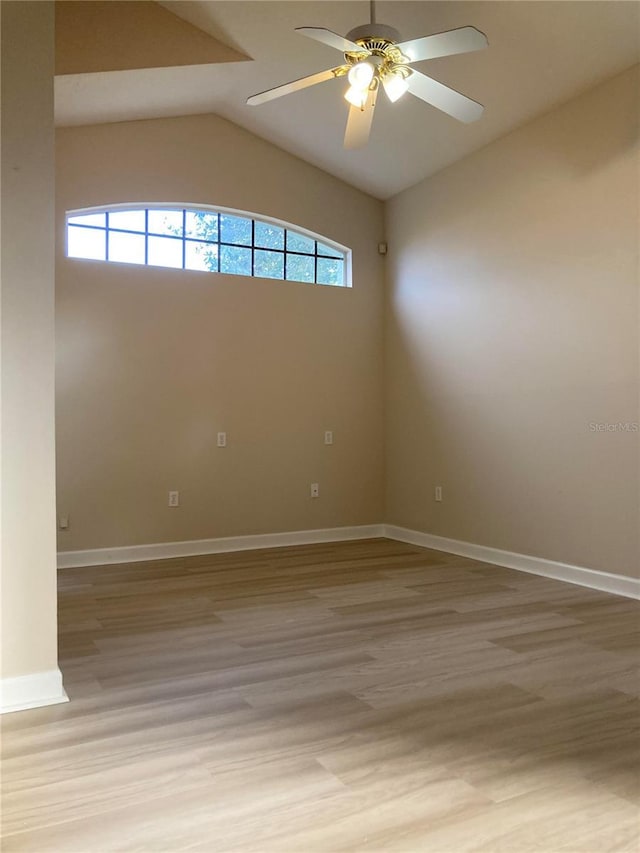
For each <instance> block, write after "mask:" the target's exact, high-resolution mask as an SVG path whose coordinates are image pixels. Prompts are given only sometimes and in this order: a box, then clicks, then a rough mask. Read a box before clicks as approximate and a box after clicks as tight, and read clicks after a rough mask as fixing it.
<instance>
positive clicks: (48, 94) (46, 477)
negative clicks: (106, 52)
mask: <svg viewBox="0 0 640 853" xmlns="http://www.w3.org/2000/svg"><path fill="white" fill-rule="evenodd" d="M0 16H1V24H2V27H1V29H2V35H1V39H2V45H1V46H2V52H1V60H0V62H1V67H2V125H1V143H2V154H1V176H2V192H1V195H2V210H1V215H0V239H1V244H2V248H1V253H0V276H1V300H2V301H1V307H2V320H1V349H0V359H1V378H2V386H1V388H2V390H1V402H2V414H1V462H2V488H1V497H2V512H1V524H2V535H1V539H2V547H1V574H0V585H1V595H0V598H1V600H2V608H1V613H2V622H1V630H0V634H1V637H0V639H1V646H2V664H1V666H2V678H3V679H12V678H16V677H19V676H28V675H32V674H34V673H42V672H50V671H52V670H55V669H56V668H57V641H56V539H55V483H54V370H53V365H54V340H53V330H54V285H53V230H54V207H53V183H54V160H53V5H52V4H49V3H26V2H25V3H21V2H14V3H2V4H0ZM20 698H22V697H20ZM27 698H30V697H27Z"/></svg>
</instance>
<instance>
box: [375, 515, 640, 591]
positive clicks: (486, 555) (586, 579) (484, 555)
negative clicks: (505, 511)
mask: <svg viewBox="0 0 640 853" xmlns="http://www.w3.org/2000/svg"><path fill="white" fill-rule="evenodd" d="M383 529H384V535H385V536H386V537H387V538H388V539H397V540H398V541H399V542H406V543H408V544H409V545H419V546H420V547H421V548H432V549H433V550H435V551H445V552H446V553H448V554H457V555H458V556H461V557H470V558H471V559H472V560H481V561H482V562H484V563H493V565H496V566H504V567H505V568H507V569H516V570H517V571H519V572H529V573H530V574H534V575H542V576H543V577H545V578H553V579H554V580H559V581H565V582H566V583H573V584H577V585H578V586H586V587H589V588H590V589H597V590H600V591H601V592H611V593H613V594H614V595H622V596H624V597H625V598H640V579H638V578H630V577H626V576H625V575H614V574H610V573H609V572H599V571H596V570H595V569H585V568H583V567H582V566H572V565H570V564H569V563H557V562H555V561H554V560H545V559H543V558H542V557H530V556H528V555H527V554H516V553H514V552H513V551H501V550H500V549H499V548H489V547H487V546H486V545H474V544H472V543H471V542H462V541H460V540H458V539H446V538H445V537H443V536H434V535H432V534H431V533H421V532H420V531H419V530H408V529H407V528H405V527H396V526H395V525H393V524H385V525H383Z"/></svg>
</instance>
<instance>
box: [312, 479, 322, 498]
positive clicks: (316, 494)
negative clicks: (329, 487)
mask: <svg viewBox="0 0 640 853" xmlns="http://www.w3.org/2000/svg"><path fill="white" fill-rule="evenodd" d="M311 497H312V498H319V497H320V486H319V485H318V484H317V483H311Z"/></svg>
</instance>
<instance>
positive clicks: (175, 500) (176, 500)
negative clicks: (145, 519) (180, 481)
mask: <svg viewBox="0 0 640 853" xmlns="http://www.w3.org/2000/svg"><path fill="white" fill-rule="evenodd" d="M169 506H180V492H169Z"/></svg>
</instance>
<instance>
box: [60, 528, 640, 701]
mask: <svg viewBox="0 0 640 853" xmlns="http://www.w3.org/2000/svg"><path fill="white" fill-rule="evenodd" d="M381 536H385V537H386V538H387V539H396V540H398V541H399V542H406V543H407V544H410V545H418V546H420V547H421V548H431V549H433V550H435V551H444V552H445V553H448V554H457V555H459V556H462V557H470V558H471V559H473V560H481V561H482V562H485V563H492V564H494V565H496V566H504V567H505V568H508V569H516V570H517V571H520V572H529V573H530V574H534V575H541V576H543V577H547V578H553V579H555V580H559V581H565V582H566V583H573V584H577V585H578V586H586V587H589V588H590V589H597V590H600V591H601V592H610V593H613V594H614V595H622V596H625V597H626V598H638V599H640V579H637V578H630V577H626V576H624V575H615V574H610V573H609V572H600V571H596V570H595V569H586V568H584V567H582V566H572V565H570V564H568V563H558V562H555V561H554V560H545V559H543V558H542V557H531V556H529V555H527V554H517V553H514V552H513V551H502V550H500V549H499V548H490V547H488V546H486V545H475V544H473V543H471V542H463V541H461V540H458V539H447V538H445V537H443V536H434V535H433V534H431V533H422V532H420V531H419V530H409V529H407V528H405V527H397V526H396V525H393V524H366V525H360V526H357V527H329V528H324V529H321V530H295V531H291V532H288V533H264V534H257V535H251V536H229V537H225V538H220V539H192V540H189V541H185V542H159V543H157V544H153V545H131V546H128V547H122V548H96V549H93V550H90V551H61V552H59V553H58V568H59V569H70V568H81V567H83V566H102V565H109V564H115V563H135V562H141V561H145V560H166V559H170V558H172V557H193V556H199V555H201V554H224V553H227V552H231V551H248V550H254V549H259V548H282V547H286V546H287V545H314V544H317V543H321V542H345V541H348V540H353V539H374V538H377V537H381ZM60 701H64V700H60Z"/></svg>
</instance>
